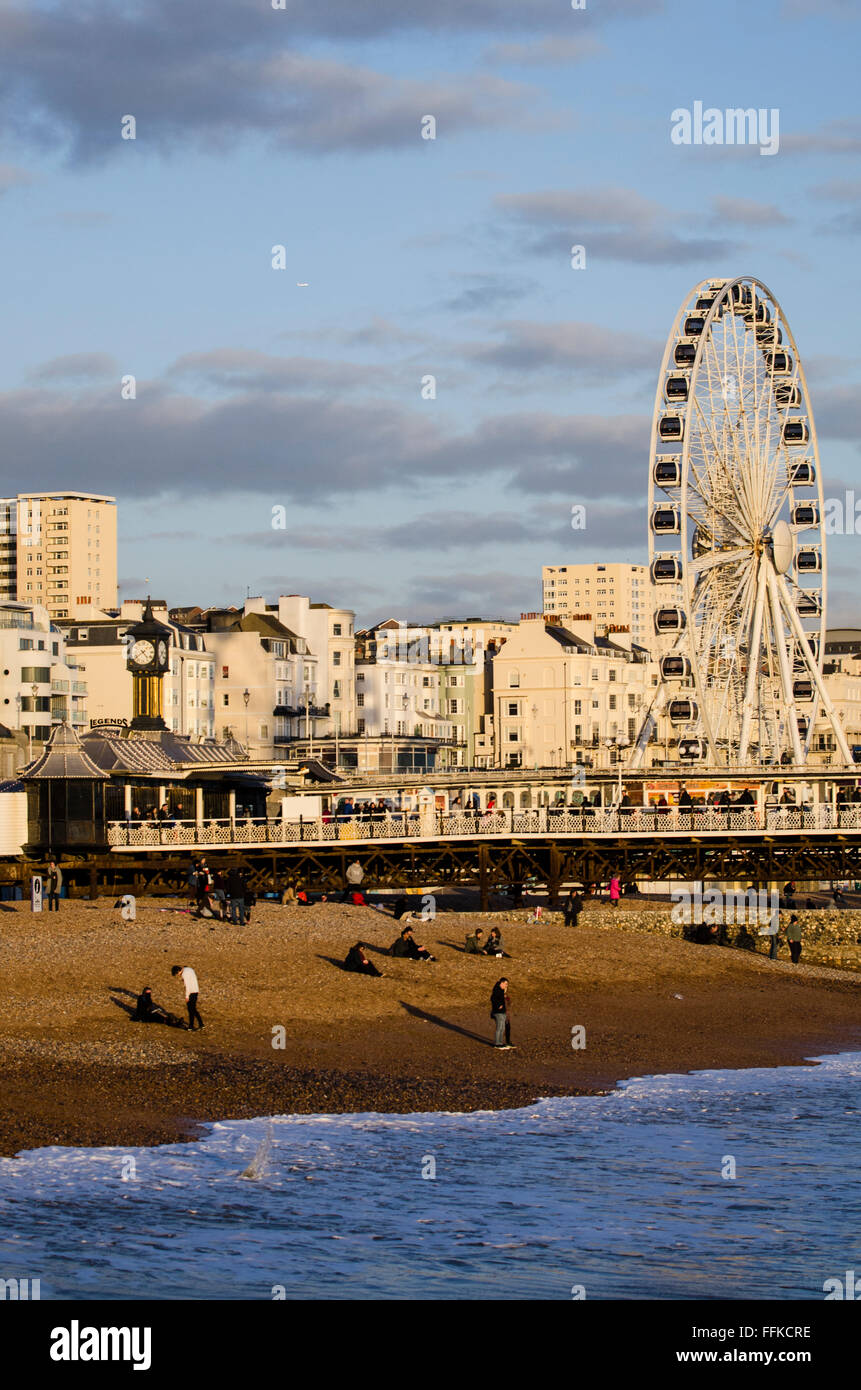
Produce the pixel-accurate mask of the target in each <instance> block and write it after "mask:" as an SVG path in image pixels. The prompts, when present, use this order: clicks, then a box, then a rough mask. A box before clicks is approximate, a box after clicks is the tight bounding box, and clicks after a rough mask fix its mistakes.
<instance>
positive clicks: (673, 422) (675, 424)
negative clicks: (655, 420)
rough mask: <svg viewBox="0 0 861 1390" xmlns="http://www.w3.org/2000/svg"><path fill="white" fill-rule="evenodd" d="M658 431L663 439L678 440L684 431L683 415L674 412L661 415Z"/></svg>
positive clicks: (681, 437) (682, 436)
mask: <svg viewBox="0 0 861 1390" xmlns="http://www.w3.org/2000/svg"><path fill="white" fill-rule="evenodd" d="M658 433H659V435H660V436H661V439H663V440H670V439H674V440H677V441H679V442H680V441H681V440H682V439H683V438H684V433H685V422H684V419H683V417H682V416H681V415H678V414H676V413H675V412H673V413H672V414H670V415H663V416H662V417H661V420H660V423H659V425H658Z"/></svg>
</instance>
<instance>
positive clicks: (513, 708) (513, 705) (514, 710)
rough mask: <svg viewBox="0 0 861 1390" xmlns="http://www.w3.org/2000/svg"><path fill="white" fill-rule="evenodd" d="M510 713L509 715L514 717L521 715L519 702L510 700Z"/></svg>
mask: <svg viewBox="0 0 861 1390" xmlns="http://www.w3.org/2000/svg"><path fill="white" fill-rule="evenodd" d="M508 713H509V714H513V715H517V714H519V713H520V707H519V704H518V702H517V700H509V702H508Z"/></svg>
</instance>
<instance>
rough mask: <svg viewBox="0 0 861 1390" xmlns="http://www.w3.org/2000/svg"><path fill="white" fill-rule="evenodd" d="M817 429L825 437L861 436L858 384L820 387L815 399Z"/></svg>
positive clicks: (856, 439) (860, 400)
mask: <svg viewBox="0 0 861 1390" xmlns="http://www.w3.org/2000/svg"><path fill="white" fill-rule="evenodd" d="M813 410H814V414H815V417H816V429H817V432H818V433H819V434H821V435H822V436H823V438H825V439H848V440H851V442H852V443H853V444H855V445H857V444H858V440H859V438H861V389H859V387H858V386H857V384H855V383H852V384H851V385H847V386H831V387H827V386H826V387H820V388H818V389H817V391H816V396H815V399H814V401H813Z"/></svg>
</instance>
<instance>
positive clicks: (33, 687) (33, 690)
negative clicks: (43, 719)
mask: <svg viewBox="0 0 861 1390" xmlns="http://www.w3.org/2000/svg"><path fill="white" fill-rule="evenodd" d="M30 693H31V694H32V696H33V718H34V719H35V717H36V696H37V695H38V694H39V687H38V685H35V684H34V685H31V686H30ZM28 727H29V730H30V757H31V758H32V756H33V725H32V724H30V725H29V726H28Z"/></svg>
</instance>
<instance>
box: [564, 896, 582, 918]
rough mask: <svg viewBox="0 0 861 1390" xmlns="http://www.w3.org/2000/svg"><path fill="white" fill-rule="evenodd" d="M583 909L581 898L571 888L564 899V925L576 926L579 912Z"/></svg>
mask: <svg viewBox="0 0 861 1390" xmlns="http://www.w3.org/2000/svg"><path fill="white" fill-rule="evenodd" d="M582 911H583V899H582V898H581V897H580V894H579V893H575V892H574V889H573V888H572V889H571V890H570V891H569V893H568V897H567V898H566V899H565V907H564V912H565V925H566V927H576V926H577V923H578V922H579V920H580V913H581V912H582Z"/></svg>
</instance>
